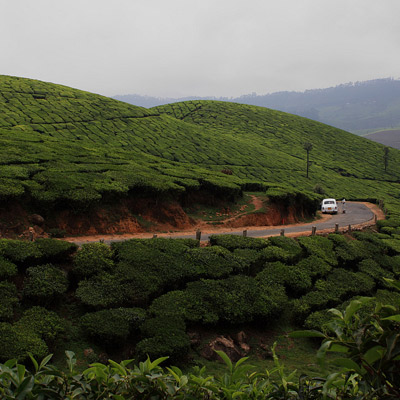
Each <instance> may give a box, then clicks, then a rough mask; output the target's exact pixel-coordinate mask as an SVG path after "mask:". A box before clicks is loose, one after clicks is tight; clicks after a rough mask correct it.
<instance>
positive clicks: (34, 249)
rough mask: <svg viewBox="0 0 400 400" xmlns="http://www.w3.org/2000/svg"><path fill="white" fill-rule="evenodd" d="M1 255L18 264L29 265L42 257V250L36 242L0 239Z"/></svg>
mask: <svg viewBox="0 0 400 400" xmlns="http://www.w3.org/2000/svg"><path fill="white" fill-rule="evenodd" d="M0 255H1V256H3V257H4V258H7V259H8V260H10V261H11V262H13V263H15V264H17V265H22V264H23V265H29V264H32V263H35V262H37V261H38V260H40V259H41V257H42V252H41V251H40V249H39V247H38V246H37V245H36V244H35V243H34V242H24V241H21V240H10V239H0Z"/></svg>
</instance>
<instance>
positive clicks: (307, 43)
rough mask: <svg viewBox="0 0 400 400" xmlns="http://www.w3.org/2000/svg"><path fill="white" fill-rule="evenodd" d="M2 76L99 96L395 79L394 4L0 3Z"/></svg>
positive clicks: (362, 0) (311, 0)
mask: <svg viewBox="0 0 400 400" xmlns="http://www.w3.org/2000/svg"><path fill="white" fill-rule="evenodd" d="M0 6H1V9H0V74H5V75H14V76H22V77H28V78H34V79H40V80H43V81H48V82H54V83H59V84H63V85H67V86H72V87H75V88H78V89H82V90H87V91H90V92H95V93H100V94H103V95H106V96H113V95H117V94H141V95H150V96H157V97H181V96H191V95H192V96H227V97H236V96H240V95H243V94H249V93H252V92H256V93H257V94H266V93H272V92H276V91H283V90H296V91H303V90H306V89H314V88H325V87H330V86H335V85H337V84H341V83H347V82H356V81H363V80H370V79H377V78H386V77H393V78H396V79H397V78H399V77H400V23H399V17H400V0H68V1H66V0H0Z"/></svg>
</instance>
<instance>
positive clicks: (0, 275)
mask: <svg viewBox="0 0 400 400" xmlns="http://www.w3.org/2000/svg"><path fill="white" fill-rule="evenodd" d="M17 271H18V269H17V266H16V265H15V264H14V263H12V262H10V261H8V260H6V259H4V258H3V257H0V280H2V279H8V278H12V277H13V276H15V275H16V274H17Z"/></svg>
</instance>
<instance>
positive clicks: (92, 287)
mask: <svg viewBox="0 0 400 400" xmlns="http://www.w3.org/2000/svg"><path fill="white" fill-rule="evenodd" d="M75 295H76V297H77V298H78V299H79V300H80V301H81V302H82V303H83V304H85V305H87V306H91V307H95V308H108V307H117V306H121V307H122V306H123V305H124V304H129V302H128V296H127V288H126V285H124V284H123V282H121V280H119V279H118V278H116V277H115V276H114V275H111V274H108V273H102V274H99V275H96V276H93V277H91V278H89V279H85V280H83V281H81V282H79V284H78V288H77V289H76V292H75Z"/></svg>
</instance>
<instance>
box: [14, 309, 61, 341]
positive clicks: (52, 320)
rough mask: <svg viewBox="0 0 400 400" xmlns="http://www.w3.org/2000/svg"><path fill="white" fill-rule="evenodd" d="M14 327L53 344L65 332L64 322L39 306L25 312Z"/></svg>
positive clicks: (53, 313)
mask: <svg viewBox="0 0 400 400" xmlns="http://www.w3.org/2000/svg"><path fill="white" fill-rule="evenodd" d="M14 326H15V328H16V329H18V330H20V331H26V332H29V333H34V334H36V335H37V336H38V337H40V338H41V339H44V340H45V341H46V342H48V341H51V342H54V340H55V339H56V338H57V337H58V336H59V335H60V334H61V333H63V332H64V330H65V327H64V321H63V320H62V319H61V317H60V316H59V315H57V314H56V313H55V312H53V311H49V310H46V309H45V308H43V307H39V306H35V307H32V308H29V309H28V310H26V311H25V312H24V313H23V315H22V317H21V319H20V320H19V321H18V322H16V324H15V325H14Z"/></svg>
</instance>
